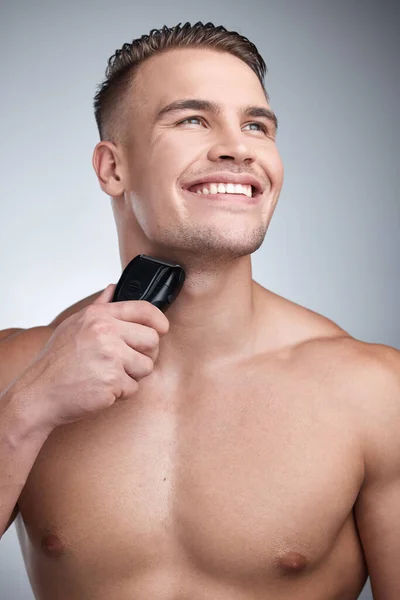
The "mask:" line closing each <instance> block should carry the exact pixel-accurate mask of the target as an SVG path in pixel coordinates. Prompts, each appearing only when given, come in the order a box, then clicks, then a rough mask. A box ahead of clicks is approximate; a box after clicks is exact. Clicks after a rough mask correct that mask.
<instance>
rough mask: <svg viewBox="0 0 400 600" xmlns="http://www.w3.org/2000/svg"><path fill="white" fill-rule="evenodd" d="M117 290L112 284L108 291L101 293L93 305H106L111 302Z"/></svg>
mask: <svg viewBox="0 0 400 600" xmlns="http://www.w3.org/2000/svg"><path fill="white" fill-rule="evenodd" d="M115 288H116V285H115V283H110V284H109V285H108V286H107V287H106V289H105V290H103V291H102V292H101V294H100V296H97V298H96V300H95V301H94V302H93V303H92V304H106V303H107V302H111V300H112V299H113V296H114V292H115Z"/></svg>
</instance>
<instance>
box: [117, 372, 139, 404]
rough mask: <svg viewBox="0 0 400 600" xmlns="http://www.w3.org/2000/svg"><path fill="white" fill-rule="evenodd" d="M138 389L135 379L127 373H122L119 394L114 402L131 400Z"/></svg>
mask: <svg viewBox="0 0 400 600" xmlns="http://www.w3.org/2000/svg"><path fill="white" fill-rule="evenodd" d="M138 389H139V384H138V382H137V381H136V380H135V379H132V377H130V376H129V375H128V374H127V373H123V375H122V379H121V393H120V395H119V396H118V397H116V398H115V400H116V402H118V401H119V400H128V399H129V398H132V396H134V394H136V392H137V391H138Z"/></svg>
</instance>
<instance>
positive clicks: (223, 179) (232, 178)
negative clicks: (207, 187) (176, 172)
mask: <svg viewBox="0 0 400 600" xmlns="http://www.w3.org/2000/svg"><path fill="white" fill-rule="evenodd" d="M199 183H240V184H241V185H251V186H253V188H254V190H255V194H261V193H262V192H263V186H262V184H261V181H260V180H259V179H257V177H255V176H254V175H249V174H248V173H240V174H239V173H238V174H237V175H235V174H234V173H211V175H203V176H202V177H199V178H198V179H194V180H193V181H188V182H186V183H184V184H183V185H182V187H183V189H189V188H190V187H192V186H193V185H198V184H199Z"/></svg>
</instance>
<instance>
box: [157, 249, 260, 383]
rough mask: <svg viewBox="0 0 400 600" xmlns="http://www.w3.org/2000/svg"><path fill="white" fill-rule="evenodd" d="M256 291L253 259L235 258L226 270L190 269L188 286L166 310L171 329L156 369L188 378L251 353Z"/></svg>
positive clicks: (161, 347)
mask: <svg viewBox="0 0 400 600" xmlns="http://www.w3.org/2000/svg"><path fill="white" fill-rule="evenodd" d="M185 270H186V269H185ZM254 287H255V284H254V283H253V281H252V276H251V261H250V257H243V258H240V259H236V260H234V261H232V262H231V263H230V264H229V265H226V266H225V268H224V269H223V270H222V271H213V272H206V271H204V270H203V271H201V272H196V271H195V270H194V271H191V269H190V268H189V269H187V271H186V280H185V283H184V285H183V288H182V290H181V292H180V294H179V295H178V297H177V298H176V300H175V302H174V303H173V304H172V305H171V306H170V307H169V308H168V311H167V312H166V317H167V318H168V320H169V322H170V329H169V332H168V333H167V334H166V335H165V336H164V337H163V338H162V339H161V341H160V351H159V355H158V359H157V369H158V370H159V371H162V372H169V373H175V374H176V375H180V374H181V375H185V374H190V373H196V372H201V371H208V370H210V369H213V368H215V367H216V366H217V365H218V364H224V363H227V362H231V361H233V362H234V361H235V360H239V359H240V358H242V357H245V356H246V355H250V354H251V352H252V349H253V345H254V338H255V321H256V309H255V298H254V296H255V290H254Z"/></svg>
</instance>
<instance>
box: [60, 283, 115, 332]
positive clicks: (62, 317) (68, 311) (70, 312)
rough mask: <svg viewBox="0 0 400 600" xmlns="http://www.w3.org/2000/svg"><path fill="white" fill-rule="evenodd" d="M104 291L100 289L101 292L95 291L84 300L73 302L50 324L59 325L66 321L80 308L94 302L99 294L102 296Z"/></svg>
mask: <svg viewBox="0 0 400 600" xmlns="http://www.w3.org/2000/svg"><path fill="white" fill-rule="evenodd" d="M102 291H103V290H100V291H99V292H95V293H94V294H91V295H90V296H86V298H83V299H82V300H79V301H78V302H75V304H72V305H71V306H69V307H68V308H66V309H65V310H63V311H62V312H61V313H60V314H59V315H57V317H56V318H55V319H53V321H52V322H51V323H50V325H51V326H52V327H58V325H60V323H62V322H63V321H65V319H68V317H70V316H71V315H74V314H75V313H77V312H79V311H80V310H82V309H84V308H86V306H89V304H92V302H94V301H95V300H96V298H98V296H100V294H101V293H102Z"/></svg>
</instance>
